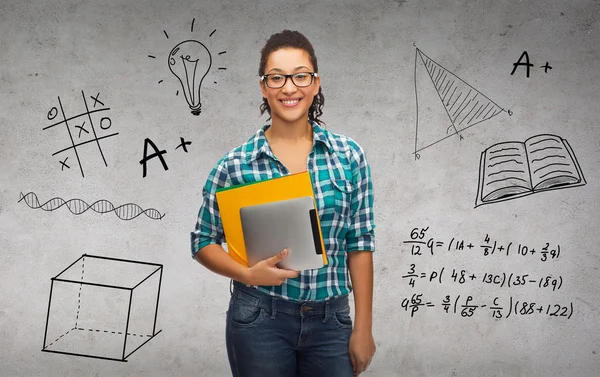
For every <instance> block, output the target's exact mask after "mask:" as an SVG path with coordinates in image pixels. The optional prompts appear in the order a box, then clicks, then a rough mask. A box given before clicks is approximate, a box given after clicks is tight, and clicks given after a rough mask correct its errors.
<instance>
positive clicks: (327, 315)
mask: <svg viewBox="0 0 600 377" xmlns="http://www.w3.org/2000/svg"><path fill="white" fill-rule="evenodd" d="M329 303H330V301H329V300H327V301H325V310H324V312H325V315H324V316H323V323H325V322H327V319H328V318H329V310H330V308H329Z"/></svg>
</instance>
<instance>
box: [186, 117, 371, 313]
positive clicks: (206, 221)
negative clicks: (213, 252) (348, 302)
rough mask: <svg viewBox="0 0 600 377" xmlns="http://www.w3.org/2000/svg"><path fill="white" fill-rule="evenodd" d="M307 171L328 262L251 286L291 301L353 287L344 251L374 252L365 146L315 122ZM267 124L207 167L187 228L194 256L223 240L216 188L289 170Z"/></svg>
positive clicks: (318, 297)
mask: <svg viewBox="0 0 600 377" xmlns="http://www.w3.org/2000/svg"><path fill="white" fill-rule="evenodd" d="M311 124H312V126H313V132H314V134H313V149H312V151H311V152H310V154H309V155H308V161H307V170H308V171H309V172H310V175H311V179H312V182H313V184H314V186H313V191H314V194H315V199H316V203H317V210H318V213H319V221H320V223H321V230H322V233H323V243H324V245H325V250H326V251H327V260H328V264H327V265H326V266H323V267H322V268H319V269H312V270H304V271H301V272H300V274H299V275H298V277H296V278H294V279H287V280H286V281H284V283H283V284H282V285H280V286H254V287H255V288H257V289H258V290H260V291H262V292H265V293H267V294H270V295H275V296H278V297H282V298H284V299H288V300H293V301H306V300H313V301H322V300H325V299H327V298H329V297H332V296H338V295H345V294H348V293H350V292H351V291H352V285H351V282H350V274H349V270H348V258H347V253H349V252H352V251H356V250H367V251H375V233H374V229H375V223H374V219H373V184H372V181H371V171H370V167H369V164H368V162H367V159H366V155H365V152H364V150H363V149H362V148H361V147H360V146H359V145H358V144H357V143H356V142H355V141H354V140H352V139H351V138H349V137H345V136H342V135H338V134H335V133H333V132H329V131H327V130H325V129H323V128H321V127H320V126H319V125H318V124H317V123H316V122H311ZM267 128H269V125H265V126H264V127H262V128H261V129H259V130H258V131H257V132H256V134H255V135H254V136H252V137H251V138H250V139H248V141H246V142H245V143H244V144H242V145H240V146H239V147H237V148H235V149H233V150H232V151H230V152H229V153H227V154H226V155H225V156H223V158H221V159H220V160H219V162H218V163H217V165H216V166H215V167H214V168H213V169H212V171H211V172H210V174H209V176H208V179H207V181H206V184H205V186H204V188H203V190H202V197H203V201H202V205H201V207H200V210H199V212H198V220H197V222H196V226H195V228H194V231H192V232H191V246H192V257H193V256H194V255H195V254H196V253H197V252H198V251H199V250H200V249H202V248H203V247H204V246H206V245H209V244H219V245H221V244H222V243H223V242H225V243H226V242H227V241H226V239H225V235H224V233H223V226H222V223H221V218H220V215H219V207H218V205H217V201H216V199H215V192H216V190H217V189H218V188H221V187H229V186H235V185H240V184H244V183H251V182H256V181H262V180H264V179H270V178H276V177H281V176H284V175H288V174H289V172H288V170H287V168H286V167H285V166H284V165H283V164H282V163H281V162H280V161H279V160H278V159H277V158H276V157H275V155H274V154H273V152H272V151H271V148H270V147H269V143H268V141H267V139H266V138H265V130H267Z"/></svg>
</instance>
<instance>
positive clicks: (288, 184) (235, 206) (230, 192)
mask: <svg viewBox="0 0 600 377" xmlns="http://www.w3.org/2000/svg"><path fill="white" fill-rule="evenodd" d="M215 195H216V197H217V204H218V206H219V212H220V214H221V222H222V223H223V231H224V232H225V242H226V243H227V249H228V251H229V255H230V256H231V257H232V258H233V259H234V260H235V261H237V262H238V263H240V264H242V265H244V266H248V259H247V257H246V247H245V244H244V233H243V230H242V221H241V218H240V209H241V208H242V207H246V206H251V205H257V204H264V203H270V202H275V201H280V200H287V199H295V198H299V197H303V196H310V197H312V198H313V202H315V209H316V208H317V204H316V201H315V195H314V192H313V186H312V182H311V178H310V173H309V172H308V171H305V172H302V173H296V174H290V175H286V176H282V177H278V178H272V179H266V180H263V181H258V182H252V183H247V184H243V185H238V186H231V187H226V188H222V189H218V190H217V192H216V194H215ZM316 219H317V224H318V229H319V240H320V242H321V249H322V250H323V253H322V255H323V265H327V253H326V252H325V245H324V243H323V234H322V231H321V224H320V222H319V216H316Z"/></svg>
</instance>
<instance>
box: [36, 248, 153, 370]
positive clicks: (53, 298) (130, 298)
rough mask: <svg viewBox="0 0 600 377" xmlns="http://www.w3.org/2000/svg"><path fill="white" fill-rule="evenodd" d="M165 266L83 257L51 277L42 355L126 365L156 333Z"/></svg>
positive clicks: (91, 256) (98, 257)
mask: <svg viewBox="0 0 600 377" xmlns="http://www.w3.org/2000/svg"><path fill="white" fill-rule="evenodd" d="M162 270H163V266H162V265H161V264H156V263H148V262H140V261H132V260H125V259H117V258H108V257H103V256H96V255H88V254H83V255H82V256H81V257H80V258H79V259H77V260H76V261H75V262H73V263H72V264H71V265H70V266H69V267H67V268H65V269H64V270H63V271H62V272H60V273H59V274H58V275H56V276H55V277H53V278H52V279H51V285H50V297H49V300H48V314H47V318H46V329H45V333H44V346H43V348H42V351H45V352H54V353H60V354H65V355H72V356H86V357H92V358H97V359H105V360H114V361H127V358H128V357H129V356H130V355H131V354H132V353H134V352H135V351H137V350H138V349H139V348H140V347H142V346H143V345H145V344H146V343H148V342H149V341H150V340H151V339H153V338H154V337H155V336H156V335H158V334H159V333H160V332H161V331H162V330H158V331H157V329H156V327H157V316H158V301H159V297H160V286H161V281H162Z"/></svg>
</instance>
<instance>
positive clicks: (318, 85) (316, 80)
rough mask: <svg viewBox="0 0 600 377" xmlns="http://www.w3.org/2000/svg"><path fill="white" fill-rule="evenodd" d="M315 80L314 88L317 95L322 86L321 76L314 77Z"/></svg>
mask: <svg viewBox="0 0 600 377" xmlns="http://www.w3.org/2000/svg"><path fill="white" fill-rule="evenodd" d="M314 80H315V82H314V84H315V85H314V88H313V95H315V96H316V95H317V94H319V89H320V88H321V76H316V77H315V78H314Z"/></svg>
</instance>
